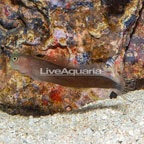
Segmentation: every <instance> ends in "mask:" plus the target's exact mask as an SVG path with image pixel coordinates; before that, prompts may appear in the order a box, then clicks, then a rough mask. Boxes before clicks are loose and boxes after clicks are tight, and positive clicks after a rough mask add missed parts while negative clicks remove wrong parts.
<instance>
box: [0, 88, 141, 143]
mask: <svg viewBox="0 0 144 144" xmlns="http://www.w3.org/2000/svg"><path fill="white" fill-rule="evenodd" d="M123 97H124V98H126V99H127V100H124V99H123V98H121V97H118V98H117V99H113V100H103V101H97V102H96V103H93V104H90V105H88V106H85V107H84V108H82V109H80V110H77V111H74V112H70V113H61V114H60V113H57V114H54V115H47V116H41V117H36V118H35V117H32V116H29V117H24V116H20V115H16V116H11V115H8V114H6V113H3V112H0V133H1V134H0V143H1V144H14V143H15V144H22V143H27V144H38V143H41V144H55V143H56V144H95V143H97V144H143V143H144V112H143V109H144V91H142V90H141V91H135V92H130V93H128V94H126V95H123Z"/></svg>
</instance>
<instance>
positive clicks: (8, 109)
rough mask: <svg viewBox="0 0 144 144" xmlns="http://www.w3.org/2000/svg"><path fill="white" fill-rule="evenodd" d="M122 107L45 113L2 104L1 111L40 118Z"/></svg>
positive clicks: (34, 109)
mask: <svg viewBox="0 0 144 144" xmlns="http://www.w3.org/2000/svg"><path fill="white" fill-rule="evenodd" d="M120 106H121V104H114V105H113V104H112V105H106V104H105V105H100V104H95V105H90V106H87V107H84V108H81V109H77V110H72V111H70V112H66V111H62V110H61V111H52V110H49V111H43V110H41V109H40V108H32V107H15V106H13V105H4V104H0V110H1V111H3V112H6V113H8V114H9V115H12V116H14V115H20V116H33V117H40V116H48V115H53V114H56V113H61V114H68V115H71V114H82V113H86V112H89V111H94V110H96V109H98V110H100V109H107V108H109V109H113V110H118V109H119V107H120Z"/></svg>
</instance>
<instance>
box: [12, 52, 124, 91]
mask: <svg viewBox="0 0 144 144" xmlns="http://www.w3.org/2000/svg"><path fill="white" fill-rule="evenodd" d="M10 65H11V67H12V68H13V69H14V70H17V71H19V72H20V73H22V74H24V75H27V76H29V77H31V78H32V79H34V80H38V81H46V82H50V83H54V84H59V85H62V86H66V87H74V88H95V87H96V88H117V89H122V88H123V84H122V83H121V82H117V80H115V79H113V78H111V77H108V76H106V75H104V74H95V75H94V76H91V75H75V76H74V75H47V73H44V71H45V70H46V69H48V70H50V71H54V70H60V71H63V69H64V67H62V66H60V65H56V64H53V63H51V62H49V61H46V60H43V59H40V58H37V57H34V56H30V55H25V54H19V53H14V54H12V56H11V58H10ZM86 68H87V67H83V69H86ZM65 69H67V70H68V71H69V70H71V68H70V67H67V68H65ZM74 70H78V71H80V68H77V67H76V68H75V69H74Z"/></svg>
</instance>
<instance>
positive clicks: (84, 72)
mask: <svg viewBox="0 0 144 144" xmlns="http://www.w3.org/2000/svg"><path fill="white" fill-rule="evenodd" d="M102 72H103V71H102V70H101V69H95V68H92V69H67V68H63V69H49V68H45V69H43V68H40V75H42V76H95V75H98V74H102Z"/></svg>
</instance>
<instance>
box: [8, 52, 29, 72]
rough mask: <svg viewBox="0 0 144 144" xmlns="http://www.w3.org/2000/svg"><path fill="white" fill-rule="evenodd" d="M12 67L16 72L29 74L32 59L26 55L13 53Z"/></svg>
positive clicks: (11, 58)
mask: <svg viewBox="0 0 144 144" xmlns="http://www.w3.org/2000/svg"><path fill="white" fill-rule="evenodd" d="M10 65H11V67H12V68H13V69H14V70H17V71H19V72H21V73H28V72H29V70H30V59H29V57H27V56H26V55H23V54H20V53H13V54H12V55H11V57H10Z"/></svg>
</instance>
